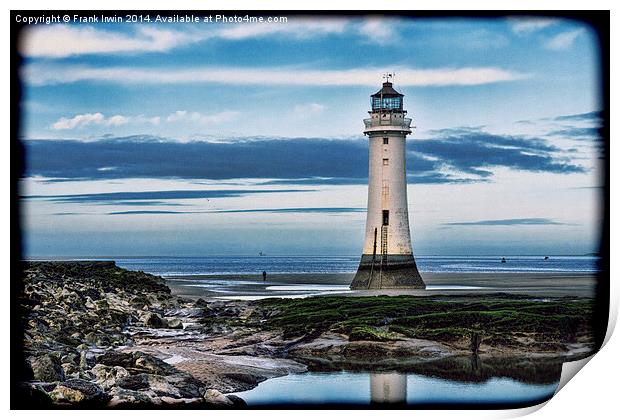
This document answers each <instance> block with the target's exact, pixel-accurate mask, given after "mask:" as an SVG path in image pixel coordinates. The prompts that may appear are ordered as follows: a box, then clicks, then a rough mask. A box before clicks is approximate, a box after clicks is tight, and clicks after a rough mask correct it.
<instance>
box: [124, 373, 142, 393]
mask: <svg viewBox="0 0 620 420" xmlns="http://www.w3.org/2000/svg"><path fill="white" fill-rule="evenodd" d="M116 385H117V386H118V387H120V388H123V389H130V390H132V391H139V390H141V389H150V386H149V375H148V374H146V373H139V374H137V375H131V376H125V377H123V378H119V379H118V380H117V381H116Z"/></svg>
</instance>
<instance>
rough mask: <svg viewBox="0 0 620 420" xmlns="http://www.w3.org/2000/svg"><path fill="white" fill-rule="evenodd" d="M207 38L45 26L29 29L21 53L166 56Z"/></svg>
mask: <svg viewBox="0 0 620 420" xmlns="http://www.w3.org/2000/svg"><path fill="white" fill-rule="evenodd" d="M202 38H203V36H201V35H198V34H196V33H194V32H190V31H185V32H180V31H172V30H167V29H161V28H154V27H149V26H138V27H137V30H136V31H135V32H133V33H121V32H116V31H108V30H102V29H99V28H94V27H92V26H83V25H80V26H69V25H45V26H41V25H39V26H31V27H29V28H27V29H26V30H25V32H24V34H23V36H22V38H21V40H20V41H21V42H20V52H21V53H22V54H23V55H24V56H27V57H49V58H64V57H70V56H75V55H82V54H115V53H145V52H163V51H168V50H170V49H172V48H174V47H176V46H179V45H185V44H187V43H188V42H196V41H198V40H200V39H202Z"/></svg>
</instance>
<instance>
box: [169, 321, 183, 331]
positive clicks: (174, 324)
mask: <svg viewBox="0 0 620 420" xmlns="http://www.w3.org/2000/svg"><path fill="white" fill-rule="evenodd" d="M166 321H167V323H168V328H172V329H175V330H182V329H183V322H182V321H181V320H180V319H179V318H171V319H168V320H166Z"/></svg>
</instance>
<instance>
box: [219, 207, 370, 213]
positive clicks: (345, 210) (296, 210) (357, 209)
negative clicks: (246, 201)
mask: <svg viewBox="0 0 620 420" xmlns="http://www.w3.org/2000/svg"><path fill="white" fill-rule="evenodd" d="M365 211H366V208H365V207H293V208H275V209H242V210H214V211H209V212H208V213H361V212H365Z"/></svg>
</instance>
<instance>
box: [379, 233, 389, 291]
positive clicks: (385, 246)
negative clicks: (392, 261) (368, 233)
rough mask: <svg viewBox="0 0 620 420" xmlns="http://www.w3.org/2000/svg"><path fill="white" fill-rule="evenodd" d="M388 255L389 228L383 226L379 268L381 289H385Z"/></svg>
mask: <svg viewBox="0 0 620 420" xmlns="http://www.w3.org/2000/svg"><path fill="white" fill-rule="evenodd" d="M387 253H388V227H387V225H383V226H381V265H380V266H379V289H381V288H382V287H383V264H385V263H386V262H387Z"/></svg>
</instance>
